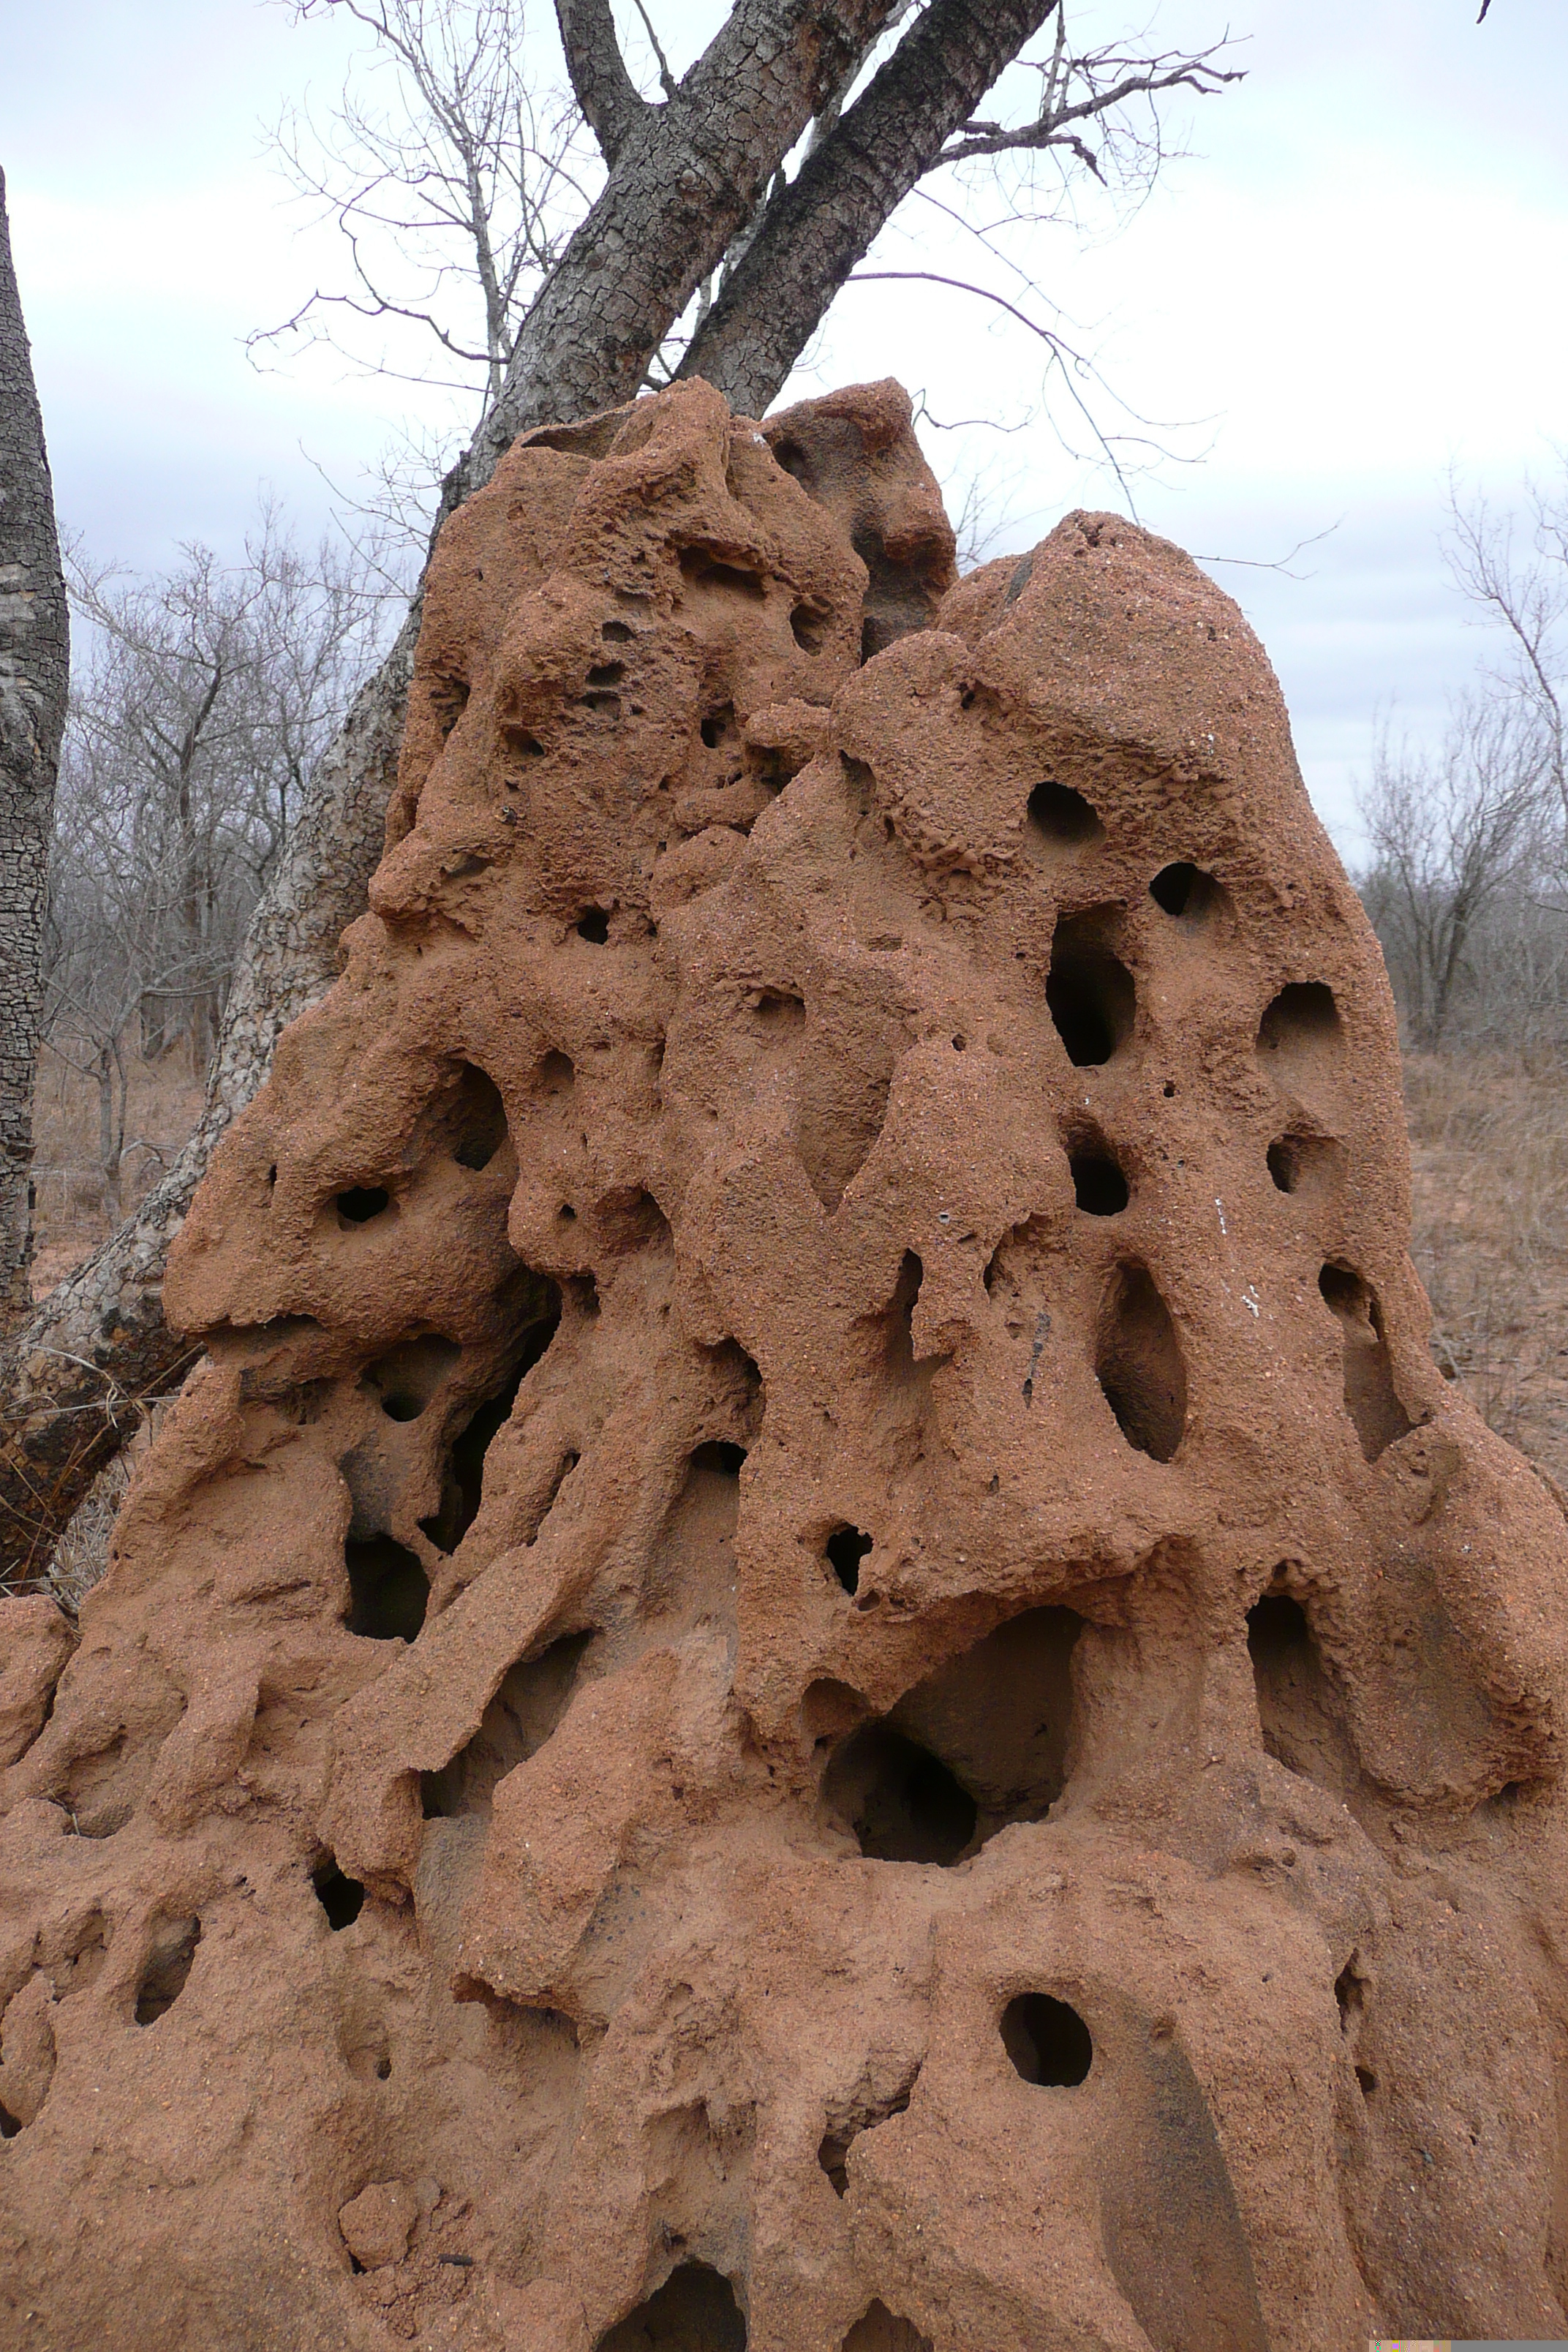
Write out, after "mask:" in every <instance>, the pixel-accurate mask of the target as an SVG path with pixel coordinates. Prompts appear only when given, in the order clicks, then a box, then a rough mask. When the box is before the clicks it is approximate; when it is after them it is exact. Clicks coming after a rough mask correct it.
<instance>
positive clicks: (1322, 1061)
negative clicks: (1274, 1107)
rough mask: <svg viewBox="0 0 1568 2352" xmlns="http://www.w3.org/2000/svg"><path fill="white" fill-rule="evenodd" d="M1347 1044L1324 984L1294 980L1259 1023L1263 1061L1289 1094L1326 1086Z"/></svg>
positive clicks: (1337, 1007) (1263, 1064)
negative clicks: (1344, 1045)
mask: <svg viewBox="0 0 1568 2352" xmlns="http://www.w3.org/2000/svg"><path fill="white" fill-rule="evenodd" d="M1343 1044H1344V1030H1343V1027H1342V1023H1341V1020H1340V1009H1339V1006H1338V1005H1337V1004H1336V1003H1334V994H1333V991H1332V989H1331V988H1330V987H1328V986H1327V984H1326V983H1325V982H1322V981H1321V980H1293V981H1292V982H1290V983H1289V987H1286V988H1282V989H1281V990H1280V991H1279V994H1278V996H1276V997H1274V998H1273V999H1272V1001H1271V1002H1270V1003H1269V1004H1268V1006H1267V1007H1266V1009H1265V1011H1264V1014H1263V1018H1262V1020H1261V1021H1260V1022H1259V1023H1258V1061H1259V1062H1260V1063H1261V1064H1262V1066H1263V1067H1264V1068H1265V1069H1266V1070H1267V1071H1268V1073H1269V1075H1270V1076H1272V1077H1273V1078H1274V1079H1275V1081H1276V1082H1277V1084H1279V1086H1281V1087H1284V1088H1285V1089H1286V1090H1287V1091H1288V1092H1291V1093H1296V1094H1300V1093H1303V1092H1309V1091H1310V1089H1311V1088H1312V1087H1314V1086H1321V1085H1326V1084H1327V1083H1328V1082H1329V1081H1330V1080H1331V1079H1332V1078H1333V1077H1334V1076H1335V1075H1336V1073H1337V1071H1338V1067H1339V1062H1340V1056H1341V1051H1342V1046H1343Z"/></svg>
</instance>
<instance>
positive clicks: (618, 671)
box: [588, 661, 626, 686]
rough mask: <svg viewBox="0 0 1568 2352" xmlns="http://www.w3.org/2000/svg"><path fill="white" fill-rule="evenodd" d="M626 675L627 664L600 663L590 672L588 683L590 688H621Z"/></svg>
mask: <svg viewBox="0 0 1568 2352" xmlns="http://www.w3.org/2000/svg"><path fill="white" fill-rule="evenodd" d="M625 676H626V664H625V662H618V661H607V662H598V663H596V664H595V667H593V668H592V669H591V670H590V671H589V672H588V683H589V685H590V686H619V684H620V682H621V680H622V678H623V677H625Z"/></svg>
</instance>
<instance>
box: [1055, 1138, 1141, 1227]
mask: <svg viewBox="0 0 1568 2352" xmlns="http://www.w3.org/2000/svg"><path fill="white" fill-rule="evenodd" d="M1068 1171H1069V1172H1070V1174H1071V1176H1072V1191H1073V1200H1074V1202H1075V1203H1076V1204H1077V1206H1078V1207H1079V1208H1080V1209H1081V1210H1082V1211H1083V1213H1084V1214H1085V1216H1089V1217H1119V1216H1120V1215H1121V1212H1122V1210H1123V1209H1124V1208H1125V1207H1126V1206H1127V1203H1128V1202H1129V1201H1130V1200H1131V1197H1132V1195H1131V1191H1130V1189H1129V1186H1128V1182H1127V1179H1126V1177H1125V1175H1124V1174H1123V1173H1122V1171H1121V1167H1120V1166H1119V1165H1118V1163H1117V1160H1116V1159H1115V1156H1114V1155H1113V1153H1112V1152H1111V1151H1110V1148H1109V1146H1107V1145H1105V1144H1103V1143H1100V1142H1098V1141H1097V1142H1096V1143H1093V1144H1090V1143H1087V1142H1086V1143H1085V1144H1084V1145H1083V1146H1082V1147H1081V1149H1079V1150H1075V1151H1073V1152H1071V1153H1069V1155H1068Z"/></svg>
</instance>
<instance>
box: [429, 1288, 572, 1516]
mask: <svg viewBox="0 0 1568 2352" xmlns="http://www.w3.org/2000/svg"><path fill="white" fill-rule="evenodd" d="M547 1295H548V1297H549V1299H550V1305H549V1307H548V1308H547V1310H546V1312H545V1313H544V1314H543V1315H542V1316H540V1317H539V1318H538V1319H537V1320H536V1321H535V1322H532V1323H531V1324H530V1325H529V1327H528V1328H527V1330H526V1331H525V1332H524V1333H523V1336H522V1342H521V1347H520V1349H519V1350H518V1353H517V1354H516V1355H515V1356H514V1357H513V1359H512V1360H511V1363H510V1366H509V1367H508V1369H507V1370H506V1372H505V1374H504V1375H503V1377H502V1379H501V1380H500V1383H499V1384H498V1386H497V1387H496V1388H495V1389H493V1390H492V1391H491V1392H490V1394H489V1396H488V1397H486V1398H484V1399H483V1400H482V1401H481V1402H479V1404H477V1405H476V1406H475V1407H474V1408H473V1410H472V1412H470V1413H469V1415H468V1420H467V1421H466V1422H465V1423H464V1424H463V1426H462V1428H461V1430H460V1431H459V1432H458V1435H457V1436H456V1437H455V1438H454V1439H453V1441H452V1444H451V1450H450V1452H449V1453H448V1454H447V1469H446V1475H445V1476H444V1478H443V1479H442V1482H441V1501H440V1507H439V1508H438V1509H437V1510H435V1511H433V1512H431V1513H430V1515H429V1517H426V1518H423V1519H421V1520H420V1522H419V1531H420V1533H421V1535H426V1536H428V1537H429V1538H430V1540H431V1542H432V1543H433V1544H434V1545H435V1546H436V1547H437V1550H440V1551H446V1552H452V1551H456V1550H457V1549H458V1545H459V1544H460V1543H461V1542H462V1540H463V1538H464V1537H465V1536H466V1535H467V1534H468V1529H469V1528H471V1527H472V1526H473V1524H474V1521H475V1520H476V1519H477V1518H478V1517H479V1505H480V1503H481V1502H482V1501H483V1500H484V1486H485V1456H486V1454H488V1453H489V1447H490V1443H491V1440H492V1439H493V1438H494V1437H495V1436H496V1435H497V1434H498V1433H499V1432H500V1430H502V1429H504V1428H505V1426H506V1424H507V1423H508V1422H509V1421H510V1418H511V1409H512V1406H513V1405H514V1404H515V1403H516V1402H517V1392H518V1391H519V1389H520V1388H521V1386H522V1383H523V1381H525V1380H526V1378H527V1377H528V1375H529V1373H530V1372H531V1370H533V1367H534V1365H535V1364H537V1363H538V1361H539V1360H540V1358H541V1357H542V1355H543V1353H544V1351H545V1349H547V1348H548V1347H549V1345H550V1342H551V1341H552V1339H554V1337H555V1334H556V1331H557V1330H558V1329H559V1328H560V1323H561V1294H560V1292H559V1291H558V1290H557V1289H556V1287H555V1285H554V1284H553V1283H551V1284H550V1285H549V1286H548V1293H547Z"/></svg>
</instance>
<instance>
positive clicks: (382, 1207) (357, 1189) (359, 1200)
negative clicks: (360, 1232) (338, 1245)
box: [335, 1184, 392, 1231]
mask: <svg viewBox="0 0 1568 2352" xmlns="http://www.w3.org/2000/svg"><path fill="white" fill-rule="evenodd" d="M335 1205H336V1208H337V1212H338V1220H339V1223H341V1224H342V1226H343V1228H344V1229H345V1231H346V1230H348V1229H349V1228H351V1227H353V1226H354V1225H368V1224H369V1223H370V1222H371V1219H372V1218H373V1217H379V1216H381V1215H382V1214H384V1212H385V1211H386V1210H387V1209H389V1208H390V1207H391V1206H392V1195H391V1193H390V1192H388V1191H387V1189H386V1186H385V1185H384V1184H351V1185H350V1186H349V1187H348V1189H347V1190H346V1191H345V1192H340V1193H339V1194H338V1196H337V1201H336V1204H335Z"/></svg>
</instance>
